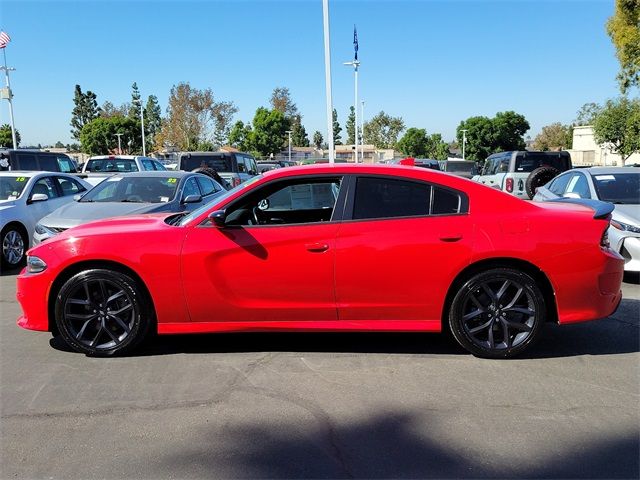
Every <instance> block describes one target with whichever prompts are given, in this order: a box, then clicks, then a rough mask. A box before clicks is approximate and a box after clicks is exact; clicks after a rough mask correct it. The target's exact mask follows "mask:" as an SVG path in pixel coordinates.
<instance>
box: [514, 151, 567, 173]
mask: <svg viewBox="0 0 640 480" xmlns="http://www.w3.org/2000/svg"><path fill="white" fill-rule="evenodd" d="M543 165H548V166H551V167H553V168H555V169H557V170H559V171H561V172H564V171H566V170H568V169H569V168H571V161H570V159H569V156H568V155H567V154H566V153H565V154H562V153H561V152H556V153H552V152H548V153H543V152H527V153H519V154H518V155H517V156H516V165H515V171H516V172H533V171H534V170H535V169H536V168H538V167H541V166H543Z"/></svg>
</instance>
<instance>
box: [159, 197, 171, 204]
mask: <svg viewBox="0 0 640 480" xmlns="http://www.w3.org/2000/svg"><path fill="white" fill-rule="evenodd" d="M168 201H169V197H160V203H167V202H168Z"/></svg>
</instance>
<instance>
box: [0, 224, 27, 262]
mask: <svg viewBox="0 0 640 480" xmlns="http://www.w3.org/2000/svg"><path fill="white" fill-rule="evenodd" d="M0 236H1V237H2V238H1V241H2V270H3V271H4V270H10V269H13V268H18V267H20V266H22V265H23V264H24V261H25V259H26V252H27V249H28V248H29V237H27V234H26V232H25V231H24V228H22V227H21V226H20V225H18V224H15V223H12V224H9V225H7V226H6V227H5V228H4V229H3V230H2V234H1V235H0Z"/></svg>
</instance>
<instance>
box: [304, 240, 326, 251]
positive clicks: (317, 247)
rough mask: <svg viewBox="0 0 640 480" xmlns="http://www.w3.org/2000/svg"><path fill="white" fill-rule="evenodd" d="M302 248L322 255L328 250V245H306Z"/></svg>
mask: <svg viewBox="0 0 640 480" xmlns="http://www.w3.org/2000/svg"><path fill="white" fill-rule="evenodd" d="M304 248H306V249H307V250H308V251H310V252H314V253H322V252H326V251H327V250H329V245H328V244H327V243H320V242H318V243H307V244H305V246H304Z"/></svg>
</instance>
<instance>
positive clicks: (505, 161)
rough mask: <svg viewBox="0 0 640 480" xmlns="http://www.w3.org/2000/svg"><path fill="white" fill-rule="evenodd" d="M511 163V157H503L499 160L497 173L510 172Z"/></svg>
mask: <svg viewBox="0 0 640 480" xmlns="http://www.w3.org/2000/svg"><path fill="white" fill-rule="evenodd" d="M509 163H511V157H503V158H501V159H500V160H499V162H498V164H497V165H496V167H497V168H496V173H508V172H509Z"/></svg>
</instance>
